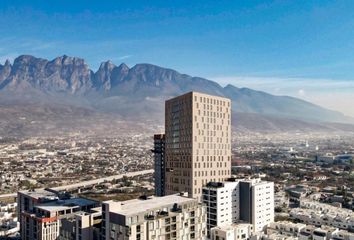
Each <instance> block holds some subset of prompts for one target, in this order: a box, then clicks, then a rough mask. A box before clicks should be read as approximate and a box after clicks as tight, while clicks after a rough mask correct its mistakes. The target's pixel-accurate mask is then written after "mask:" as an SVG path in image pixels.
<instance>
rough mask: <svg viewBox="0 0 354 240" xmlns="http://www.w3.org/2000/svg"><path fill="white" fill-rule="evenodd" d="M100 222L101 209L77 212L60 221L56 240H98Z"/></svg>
mask: <svg viewBox="0 0 354 240" xmlns="http://www.w3.org/2000/svg"><path fill="white" fill-rule="evenodd" d="M101 222H102V210H101V207H97V208H92V209H90V211H89V212H77V213H76V214H75V215H72V216H68V217H67V218H63V219H62V220H61V226H60V229H59V237H58V240H100V239H101V238H100V234H101Z"/></svg>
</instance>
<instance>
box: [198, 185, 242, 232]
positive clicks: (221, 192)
mask: <svg viewBox="0 0 354 240" xmlns="http://www.w3.org/2000/svg"><path fill="white" fill-rule="evenodd" d="M238 185H239V182H238V181H227V182H210V183H208V184H207V185H206V186H205V187H204V188H203V203H204V204H205V205H206V207H207V228H208V229H211V228H213V227H216V226H224V225H231V224H232V223H235V222H237V221H238V220H239V219H240V208H239V206H240V193H239V187H238Z"/></svg>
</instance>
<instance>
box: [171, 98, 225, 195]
mask: <svg viewBox="0 0 354 240" xmlns="http://www.w3.org/2000/svg"><path fill="white" fill-rule="evenodd" d="M165 134H166V186H165V191H166V194H173V193H176V192H188V193H189V196H190V197H196V198H199V197H200V196H201V193H202V187H203V186H205V185H206V184H207V183H208V182H210V181H224V180H225V179H227V178H229V177H230V176H231V100H230V99H227V98H223V97H218V96H212V95H207V94H203V93H198V92H190V93H187V94H184V95H181V96H178V97H176V98H173V99H170V100H167V101H166V104H165Z"/></svg>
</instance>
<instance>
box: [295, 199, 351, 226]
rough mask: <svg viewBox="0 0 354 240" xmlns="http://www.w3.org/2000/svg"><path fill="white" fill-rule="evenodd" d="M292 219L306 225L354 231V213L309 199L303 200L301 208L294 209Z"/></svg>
mask: <svg viewBox="0 0 354 240" xmlns="http://www.w3.org/2000/svg"><path fill="white" fill-rule="evenodd" d="M290 217H291V218H292V219H294V220H297V221H300V222H303V223H305V224H311V225H315V226H331V227H335V228H339V229H344V230H350V231H354V213H353V212H352V211H348V210H347V209H344V208H339V207H335V206H332V205H329V204H324V203H319V202H316V201H312V200H308V199H302V200H301V202H300V208H294V209H292V210H291V211H290Z"/></svg>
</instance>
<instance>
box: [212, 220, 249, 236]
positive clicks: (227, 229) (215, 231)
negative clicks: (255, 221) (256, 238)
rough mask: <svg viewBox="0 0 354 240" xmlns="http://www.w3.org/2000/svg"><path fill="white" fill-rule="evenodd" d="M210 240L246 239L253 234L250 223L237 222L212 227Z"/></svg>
mask: <svg viewBox="0 0 354 240" xmlns="http://www.w3.org/2000/svg"><path fill="white" fill-rule="evenodd" d="M210 232H211V236H210V240H236V239H237V240H248V239H251V236H252V234H253V229H252V225H251V224H248V223H237V224H230V225H223V226H217V227H213V228H212V229H211V230H210Z"/></svg>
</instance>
